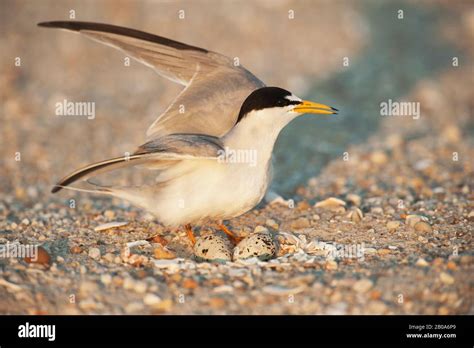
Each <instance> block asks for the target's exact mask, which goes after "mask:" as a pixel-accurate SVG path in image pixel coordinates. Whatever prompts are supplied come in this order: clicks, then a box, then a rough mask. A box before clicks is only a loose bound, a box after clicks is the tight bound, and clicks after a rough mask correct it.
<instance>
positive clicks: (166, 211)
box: [38, 21, 338, 245]
mask: <svg viewBox="0 0 474 348" xmlns="http://www.w3.org/2000/svg"><path fill="white" fill-rule="evenodd" d="M38 25H39V26H40V27H47V28H59V29H66V30H68V31H73V32H76V33H80V34H82V35H84V36H86V37H88V38H90V39H92V40H95V41H98V42H100V43H103V44H105V45H108V46H112V47H114V48H116V49H118V50H121V51H122V52H124V53H125V54H126V55H127V56H130V57H132V58H133V59H135V60H137V61H139V62H140V63H143V64H145V65H146V66H148V67H150V68H152V69H153V70H155V71H156V72H157V73H158V74H160V75H161V76H164V77H166V78H167V79H170V80H172V81H174V82H176V83H179V84H181V85H183V86H184V89H183V90H182V91H181V93H180V94H179V95H178V96H177V97H176V99H175V100H174V101H173V102H172V103H171V105H170V106H169V107H168V108H167V109H166V111H164V112H163V113H162V114H161V115H159V116H158V118H157V119H156V121H155V122H154V123H153V124H152V125H151V126H150V127H149V128H148V130H147V132H146V140H145V143H144V144H143V145H141V146H139V147H138V148H137V150H136V151H135V152H133V153H132V154H131V155H129V156H120V157H116V158H112V159H107V160H104V161H101V162H98V163H93V164H90V165H88V166H86V167H83V168H80V169H78V170H76V171H74V172H73V173H71V174H69V175H67V176H65V177H64V178H62V179H61V180H60V181H59V182H58V183H57V184H56V185H55V186H54V187H53V189H52V192H53V193H55V192H58V191H60V190H61V189H62V188H68V189H72V190H79V191H86V192H92V193H99V194H106V195H111V196H115V197H119V198H121V199H124V200H127V201H129V202H130V203H132V204H134V205H136V206H138V207H141V208H142V209H145V210H146V211H148V212H150V213H151V214H153V215H154V216H155V217H156V218H157V219H158V221H159V222H160V223H162V224H163V225H165V226H168V227H175V228H176V227H179V226H184V227H185V230H186V233H187V236H188V237H189V239H190V241H191V243H192V244H193V245H194V243H195V236H194V234H193V228H192V225H193V224H202V223H205V222H210V221H216V222H217V223H218V225H219V228H220V229H221V230H222V231H223V232H225V233H226V234H227V235H229V237H230V238H231V240H233V241H234V242H238V240H239V238H238V236H237V235H235V234H234V233H233V232H232V231H230V230H229V229H228V228H227V227H226V226H225V225H224V223H223V221H224V220H230V219H232V218H235V217H237V216H239V215H242V214H244V213H246V212H248V211H249V210H251V209H252V208H254V207H255V206H256V205H257V204H258V203H259V202H260V201H261V200H262V198H263V197H264V194H265V192H266V190H267V188H268V186H269V183H270V181H271V167H272V166H271V158H272V152H273V147H274V145H275V142H276V140H277V137H278V135H279V133H280V131H281V130H282V129H283V128H284V127H285V126H286V125H287V124H288V123H289V122H291V121H292V120H294V119H295V118H296V117H298V116H300V115H303V114H306V113H310V114H326V115H331V114H336V113H337V111H338V110H337V109H335V108H333V107H330V106H327V105H324V104H319V103H314V102H310V101H306V100H303V99H301V98H299V97H297V96H295V95H294V94H293V93H291V92H289V91H287V90H285V89H282V88H279V87H269V86H266V85H265V84H264V83H263V82H262V81H260V79H258V78H257V77H255V75H253V74H252V73H251V72H249V71H248V70H246V69H245V68H244V67H243V66H241V65H235V64H234V61H233V60H232V59H231V58H229V57H226V56H224V55H221V54H219V53H216V52H212V51H208V50H206V49H203V48H200V47H195V46H190V45H187V44H184V43H181V42H178V41H174V40H171V39H167V38H164V37H161V36H157V35H153V34H149V33H146V32H142V31H138V30H134V29H129V28H125V27H119V26H115V25H109V24H101V23H92V22H76V21H53V22H43V23H39V24H38ZM249 152H250V153H251V154H253V156H252V158H254V159H255V160H254V161H251V162H250V161H247V160H245V159H246V158H247V159H248V158H249V156H239V158H237V159H236V154H238V153H243V154H245V153H249ZM242 158H243V159H244V160H242ZM239 159H240V160H239ZM129 166H140V167H146V168H147V169H149V170H153V171H155V173H156V179H155V180H154V182H152V183H147V184H143V185H139V186H101V185H98V184H94V185H95V187H94V188H93V189H86V190H82V189H79V188H76V187H69V186H68V185H70V184H72V183H74V182H76V181H78V180H88V179H89V178H91V177H93V176H96V175H98V174H102V173H104V172H109V171H112V170H117V169H120V168H124V167H129ZM89 183H90V182H89Z"/></svg>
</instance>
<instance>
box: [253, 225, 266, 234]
mask: <svg viewBox="0 0 474 348" xmlns="http://www.w3.org/2000/svg"><path fill="white" fill-rule="evenodd" d="M260 232H268V229H267V228H266V227H264V226H261V225H258V226H257V227H255V229H254V230H253V233H260Z"/></svg>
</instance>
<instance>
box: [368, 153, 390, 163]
mask: <svg viewBox="0 0 474 348" xmlns="http://www.w3.org/2000/svg"><path fill="white" fill-rule="evenodd" d="M370 161H371V162H372V163H374V164H380V165H381V164H385V163H387V161H388V157H387V155H386V154H385V152H383V151H374V152H373V153H372V154H371V155H370Z"/></svg>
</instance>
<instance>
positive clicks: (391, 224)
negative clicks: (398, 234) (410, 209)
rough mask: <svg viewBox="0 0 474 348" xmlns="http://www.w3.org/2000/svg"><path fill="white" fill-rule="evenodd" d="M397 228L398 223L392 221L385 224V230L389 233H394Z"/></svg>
mask: <svg viewBox="0 0 474 348" xmlns="http://www.w3.org/2000/svg"><path fill="white" fill-rule="evenodd" d="M398 227H400V221H396V220H393V221H389V222H387V229H388V230H389V231H395V230H396V229H397V228H398Z"/></svg>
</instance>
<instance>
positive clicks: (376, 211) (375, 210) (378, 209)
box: [370, 207, 383, 215]
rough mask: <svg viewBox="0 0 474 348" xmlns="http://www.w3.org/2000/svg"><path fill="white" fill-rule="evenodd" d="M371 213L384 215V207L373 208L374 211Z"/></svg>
mask: <svg viewBox="0 0 474 348" xmlns="http://www.w3.org/2000/svg"><path fill="white" fill-rule="evenodd" d="M370 212H371V213H372V214H376V215H383V209H382V207H373V208H372V209H370Z"/></svg>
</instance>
